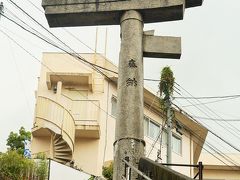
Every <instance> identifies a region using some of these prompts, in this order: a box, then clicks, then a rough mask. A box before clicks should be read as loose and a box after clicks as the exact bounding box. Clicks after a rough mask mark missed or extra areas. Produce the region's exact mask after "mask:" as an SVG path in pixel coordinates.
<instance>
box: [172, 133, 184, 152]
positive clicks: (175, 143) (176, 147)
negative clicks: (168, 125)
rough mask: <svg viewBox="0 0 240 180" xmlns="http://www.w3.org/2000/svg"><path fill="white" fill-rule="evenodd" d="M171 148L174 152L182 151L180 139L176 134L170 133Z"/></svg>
mask: <svg viewBox="0 0 240 180" xmlns="http://www.w3.org/2000/svg"><path fill="white" fill-rule="evenodd" d="M172 150H173V152H175V153H178V154H181V153H182V139H181V138H180V137H177V136H176V135H174V134H173V135H172Z"/></svg>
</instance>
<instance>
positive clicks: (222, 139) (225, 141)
mask: <svg viewBox="0 0 240 180" xmlns="http://www.w3.org/2000/svg"><path fill="white" fill-rule="evenodd" d="M173 105H174V106H176V107H177V108H179V107H178V106H177V105H175V104H174V103H173ZM179 109H180V110H181V111H184V110H183V109H181V108H179ZM184 112H185V111H184ZM187 115H188V116H189V117H191V116H190V115H189V114H188V113H187ZM191 118H192V119H193V120H194V121H195V122H196V123H198V124H199V125H201V126H203V127H205V128H206V129H207V130H208V131H209V132H210V133H211V134H213V135H214V136H215V137H217V138H218V139H220V140H221V141H223V142H224V143H226V144H227V145H229V146H230V147H232V148H233V149H235V150H236V151H238V152H240V150H239V149H238V148H237V147H235V146H234V145H232V144H231V143H229V142H228V141H227V140H225V139H224V138H222V137H220V136H219V135H217V134H216V133H215V132H213V131H212V130H210V129H208V128H207V127H206V126H204V125H203V124H202V123H200V122H199V121H197V120H196V119H194V118H193V117H191Z"/></svg>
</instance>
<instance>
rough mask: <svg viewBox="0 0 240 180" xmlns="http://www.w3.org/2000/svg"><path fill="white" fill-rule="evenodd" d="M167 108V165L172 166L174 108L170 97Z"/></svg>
mask: <svg viewBox="0 0 240 180" xmlns="http://www.w3.org/2000/svg"><path fill="white" fill-rule="evenodd" d="M166 108H167V164H171V163H172V107H171V100H170V97H168V99H167V102H166ZM169 167H171V166H169Z"/></svg>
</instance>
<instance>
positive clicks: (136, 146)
mask: <svg viewBox="0 0 240 180" xmlns="http://www.w3.org/2000/svg"><path fill="white" fill-rule="evenodd" d="M202 2H203V0H42V5H43V7H44V9H45V14H46V17H47V20H48V23H49V25H50V27H68V26H92V25H94V26H95V25H120V26H121V51H120V59H119V67H118V68H119V70H118V72H119V76H118V102H117V120H116V135H115V142H114V152H115V153H114V180H120V179H122V177H123V176H124V175H125V173H126V172H125V164H124V162H123V161H122V160H123V159H129V163H130V164H131V165H133V166H135V167H138V162H139V159H140V158H141V157H143V156H144V146H145V142H144V139H143V138H144V134H143V57H154V58H172V59H180V56H181V38H179V37H161V36H154V35H153V31H148V32H143V26H144V23H154V22H165V21H174V20H182V19H183V15H184V11H185V9H186V8H191V7H195V6H201V5H202ZM130 176H131V178H130V179H136V178H137V174H136V173H135V172H130Z"/></svg>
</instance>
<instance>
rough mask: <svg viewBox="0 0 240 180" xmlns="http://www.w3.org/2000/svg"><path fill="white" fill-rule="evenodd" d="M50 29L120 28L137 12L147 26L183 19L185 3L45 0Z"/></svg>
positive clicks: (180, 0)
mask: <svg viewBox="0 0 240 180" xmlns="http://www.w3.org/2000/svg"><path fill="white" fill-rule="evenodd" d="M42 4H43V7H44V9H45V14H46V17H47V19H48V23H49V25H50V26H51V27H63V26H64V27H66V26H91V25H119V24H120V17H121V15H122V14H123V12H125V11H127V10H138V11H139V12H140V13H141V14H142V17H143V21H144V23H153V22H163V21H174V20H181V19H183V13H184V7H185V1H184V0H126V1H105V0H104V1H103V0H88V1H83V0H58V1H57V0H43V3H42Z"/></svg>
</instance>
